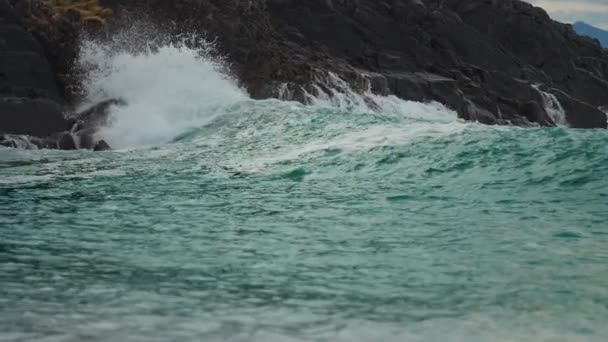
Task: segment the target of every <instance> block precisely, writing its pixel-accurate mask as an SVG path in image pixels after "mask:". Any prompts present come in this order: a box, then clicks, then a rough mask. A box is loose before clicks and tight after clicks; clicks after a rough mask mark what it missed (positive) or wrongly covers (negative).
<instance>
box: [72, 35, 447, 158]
mask: <svg viewBox="0 0 608 342" xmlns="http://www.w3.org/2000/svg"><path fill="white" fill-rule="evenodd" d="M117 39H120V40H121V41H124V40H125V37H124V35H120V36H119V38H117ZM153 44H156V43H155V42H153V43H151V44H148V45H146V44H143V45H142V44H139V49H138V50H137V51H133V49H132V48H131V49H129V48H127V47H125V46H124V44H123V46H120V47H117V46H116V45H115V44H111V43H105V44H100V43H96V42H92V41H87V42H85V43H84V44H83V48H82V53H81V56H80V63H81V65H84V66H86V68H87V69H88V70H89V72H88V76H87V77H86V81H85V82H84V89H85V94H86V96H85V101H84V104H83V106H88V105H90V104H93V103H96V102H98V101H100V100H103V99H107V98H121V99H124V100H125V101H126V103H127V105H126V106H124V107H113V108H112V109H111V124H110V125H109V126H108V127H104V128H103V129H101V130H100V132H99V133H98V135H99V138H101V139H105V140H106V141H108V143H109V144H110V145H111V146H113V147H114V148H118V149H123V148H133V147H141V146H150V145H159V144H164V143H168V142H172V141H175V140H184V139H191V138H192V137H196V136H197V135H199V134H202V132H203V131H204V130H203V128H204V127H206V126H207V125H210V124H212V123H213V122H222V120H224V119H226V118H229V117H233V116H239V115H254V114H261V115H263V114H265V113H272V112H284V113H291V114H292V115H291V118H298V117H301V116H302V115H305V116H309V115H341V114H349V115H357V114H359V115H376V116H377V115H382V116H384V117H387V118H392V119H393V120H392V122H393V123H396V122H398V123H413V122H418V123H420V122H424V123H431V124H433V123H444V124H445V123H453V122H456V121H458V119H457V116H456V113H455V112H453V111H451V110H449V109H447V108H446V107H444V106H442V105H441V104H438V103H426V104H424V103H418V102H412V101H405V100H402V99H399V98H397V97H395V96H378V95H374V94H371V92H368V93H365V94H359V93H356V92H354V91H352V90H351V89H350V87H349V86H348V84H346V82H344V81H342V80H341V79H340V78H339V77H338V76H337V75H334V74H329V75H328V78H327V79H326V80H323V82H324V83H325V84H324V87H323V88H324V89H330V93H325V92H323V91H322V90H320V89H321V88H319V91H318V92H317V94H315V95H311V94H307V96H308V97H309V100H310V101H309V103H308V104H307V105H304V104H300V103H295V102H289V101H279V100H253V99H251V98H250V97H249V95H248V94H247V92H246V91H245V90H244V89H243V88H241V87H240V86H239V84H238V82H237V81H236V80H235V79H234V78H233V77H231V76H230V75H229V74H228V73H227V72H226V68H225V67H224V63H223V61H222V60H221V59H218V58H214V57H211V56H212V55H213V54H212V53H211V52H212V51H211V50H212V49H213V47H212V46H211V45H210V44H202V47H201V48H191V47H188V46H187V44H184V43H163V44H160V45H158V44H157V45H156V46H154V47H151V45H153ZM221 118H224V119H221ZM288 119H289V118H288ZM389 121H390V120H389ZM268 125H272V123H268ZM304 129H305V128H304ZM419 129H420V127H417V128H415V129H414V130H419ZM430 129H431V130H434V128H433V127H430ZM448 131H449V130H448ZM366 132H367V133H366ZM370 132H376V133H379V134H380V135H381V136H383V135H384V134H385V133H386V132H389V133H395V132H399V129H398V128H395V127H394V126H393V127H388V128H387V127H384V126H381V127H375V128H374V127H370V128H365V129H358V130H356V131H354V132H350V133H345V136H344V137H343V139H342V140H343V141H345V142H348V141H350V140H349V138H348V137H349V136H358V135H362V136H365V135H366V134H368V133H370ZM382 132H385V133H382ZM396 134H397V133H396ZM393 135H394V134H393ZM374 139H375V140H374ZM374 139H371V141H382V137H379V138H374ZM399 139H402V137H400V138H399ZM368 140H369V139H368ZM310 144H313V145H314V144H315V143H310ZM316 144H317V145H323V144H325V143H323V142H317V143H316ZM355 145H356V144H355Z"/></svg>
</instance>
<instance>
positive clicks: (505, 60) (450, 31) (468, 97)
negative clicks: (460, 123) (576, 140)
mask: <svg viewBox="0 0 608 342" xmlns="http://www.w3.org/2000/svg"><path fill="white" fill-rule="evenodd" d="M106 3H107V4H108V5H109V6H112V7H113V8H114V9H115V11H117V12H118V13H120V12H122V13H123V14H124V13H126V12H125V10H131V11H142V10H143V11H146V12H148V13H152V15H151V17H152V20H155V21H156V23H157V24H158V25H159V26H163V25H164V29H166V30H176V31H182V30H186V31H197V32H205V33H206V34H207V35H208V36H212V37H217V39H218V43H219V47H220V52H222V53H224V54H226V55H227V56H228V59H229V60H230V61H231V62H232V63H233V70H234V72H235V74H236V75H237V76H238V78H239V79H240V80H241V81H242V82H243V84H244V85H245V86H246V87H247V89H248V90H249V92H250V94H252V96H254V97H258V98H265V97H278V96H287V97H290V98H292V99H296V100H302V94H303V91H302V90H306V91H308V92H312V93H314V91H315V90H314V89H315V88H314V87H311V85H312V84H315V83H316V84H317V85H318V86H320V87H323V86H327V85H324V84H323V83H322V82H319V80H320V79H324V78H326V76H327V73H328V72H330V71H331V72H334V73H336V74H338V75H339V76H340V77H341V78H342V79H343V80H346V81H347V82H348V83H349V84H350V85H351V87H352V88H354V89H356V90H359V91H365V90H366V89H367V88H368V87H371V90H372V91H373V92H375V93H379V94H395V95H397V96H399V97H402V98H404V99H411V100H418V101H431V100H435V101H439V102H442V103H444V104H446V105H447V106H448V107H451V108H452V109H454V110H456V111H457V112H458V113H459V115H460V116H461V117H463V118H465V119H470V120H478V121H481V122H483V123H488V124H507V123H513V124H520V125H526V124H529V123H531V122H533V123H538V124H540V125H549V126H550V125H554V122H553V120H552V118H551V117H550V116H549V115H548V114H547V112H546V110H545V109H544V103H543V101H542V99H543V97H542V96H541V94H539V92H538V91H537V90H536V89H535V88H534V87H533V86H536V85H538V86H543V87H545V89H547V90H548V91H553V94H554V95H556V96H558V95H559V96H561V95H560V94H562V93H563V94H566V96H568V97H569V98H570V99H572V100H573V101H574V102H575V103H580V104H583V105H584V107H585V110H583V111H578V112H577V111H576V108H577V107H576V106H571V107H569V112H568V113H567V118H568V121H569V124H570V125H571V126H573V127H581V128H589V127H602V128H605V127H606V118H605V114H604V113H603V112H601V111H600V110H599V109H598V107H600V106H606V105H608V50H604V49H602V48H601V47H600V46H599V44H598V43H597V42H596V41H594V40H592V39H587V38H585V37H581V36H579V35H577V34H576V33H575V32H574V31H573V29H572V27H571V26H570V25H566V24H560V23H557V22H554V21H552V20H551V19H550V18H549V16H548V15H547V14H546V12H545V11H543V10H542V9H540V8H535V7H533V6H532V5H530V4H528V3H525V2H523V1H519V0H357V1H343V0H307V1H300V0H249V1H239V0H181V1H177V0H175V1H165V0H127V1H111V0H107V1H106ZM129 15H132V14H127V15H126V16H127V17H128V16H129ZM169 23H171V24H169ZM175 23H179V25H177V24H175ZM279 89H283V90H285V89H287V90H288V91H282V92H279Z"/></svg>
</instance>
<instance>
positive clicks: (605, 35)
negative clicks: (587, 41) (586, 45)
mask: <svg viewBox="0 0 608 342" xmlns="http://www.w3.org/2000/svg"><path fill="white" fill-rule="evenodd" d="M574 31H576V33H578V34H580V35H583V36H588V37H591V38H595V39H597V40H599V41H600V43H601V44H602V46H603V47H605V48H608V31H604V30H602V29H599V28H597V27H595V26H591V25H589V24H587V23H584V22H582V21H579V22H576V23H575V24H574Z"/></svg>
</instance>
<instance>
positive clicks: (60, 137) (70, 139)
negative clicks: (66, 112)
mask: <svg viewBox="0 0 608 342" xmlns="http://www.w3.org/2000/svg"><path fill="white" fill-rule="evenodd" d="M51 140H53V141H56V142H57V148H58V149H60V150H76V149H78V142H77V140H76V137H75V136H74V135H73V134H72V133H71V132H61V133H58V134H56V135H53V136H52V137H51Z"/></svg>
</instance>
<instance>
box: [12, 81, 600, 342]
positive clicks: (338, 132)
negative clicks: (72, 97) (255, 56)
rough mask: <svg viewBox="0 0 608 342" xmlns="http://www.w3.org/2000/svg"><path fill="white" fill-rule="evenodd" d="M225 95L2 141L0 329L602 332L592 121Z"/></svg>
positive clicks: (32, 335) (155, 335) (59, 333)
mask: <svg viewBox="0 0 608 342" xmlns="http://www.w3.org/2000/svg"><path fill="white" fill-rule="evenodd" d="M234 91H235V92H237V91H236V90H234ZM235 96H236V95H235ZM236 97H237V98H238V100H235V101H233V102H229V103H227V104H225V105H224V106H221V108H220V107H214V108H215V109H214V110H215V112H214V113H215V114H214V115H213V116H210V117H208V118H207V121H206V122H205V123H203V124H200V122H201V121H200V115H201V113H203V112H204V113H207V112H208V110H207V109H205V110H204V111H199V112H197V111H194V112H188V111H187V110H184V111H183V112H188V113H190V114H189V115H186V116H185V117H187V118H188V120H189V121H187V122H188V124H185V123H183V122H182V123H181V124H178V123H175V124H174V125H173V124H172V126H171V127H172V129H171V130H165V129H163V130H156V131H154V132H153V134H151V135H149V136H140V137H124V136H122V138H121V135H122V134H123V133H122V132H123V131H122V130H121V129H120V127H126V126H124V125H122V123H124V122H131V121H130V120H129V119H124V118H125V117H127V118H128V115H127V114H128V113H129V110H123V111H122V112H121V110H119V109H117V110H116V113H117V114H116V115H117V121H116V122H117V123H116V125H115V127H119V128H118V129H117V130H116V131H114V133H113V134H112V132H111V129H110V131H108V132H107V134H108V137H110V138H112V139H114V140H112V141H111V143H112V144H113V145H114V146H118V147H119V149H118V150H117V151H114V152H107V153H93V152H62V151H25V150H12V149H0V236H1V240H0V341H84V340H87V341H446V340H449V341H605V340H606V338H608V328H607V326H606V322H608V248H607V247H608V226H607V223H606V222H607V219H608V181H607V178H606V177H607V176H608V145H607V144H606V141H607V138H608V133H607V132H606V131H601V130H595V131H594V130H588V131H580V130H572V129H567V128H545V129H541V128H526V129H523V128H515V127H489V126H483V125H479V124H475V123H465V122H462V121H459V120H458V119H456V118H455V116H454V114H453V113H451V112H449V111H448V110H446V109H445V108H443V107H441V106H438V105H433V104H427V105H423V104H417V103H411V102H405V101H401V100H397V99H394V98H376V101H378V102H379V103H380V104H381V106H380V107H379V108H380V109H379V110H375V111H370V110H363V109H359V108H358V107H356V106H352V104H351V106H349V105H347V106H342V105H339V104H335V103H333V104H328V103H325V105H324V104H322V103H318V104H315V105H311V106H303V105H300V104H296V103H291V102H281V101H277V100H272V101H252V100H249V99H246V97H244V98H240V97H239V96H236ZM146 98H149V97H146ZM132 102H133V103H134V105H136V101H135V98H134V99H132ZM178 102H181V103H182V104H187V105H188V108H196V105H194V104H192V103H186V102H184V101H178ZM178 104H179V103H173V104H172V106H176V105H178ZM136 108H137V107H136ZM205 108H206V107H205ZM131 109H132V108H131ZM167 113H169V114H170V117H175V115H177V114H176V113H177V112H167ZM180 113H182V112H180ZM192 113H195V114H196V115H194V114H192ZM169 114H167V115H169ZM121 115H123V116H121ZM146 115H150V117H151V118H152V119H154V117H153V116H152V115H153V114H149V113H147V114H146ZM121 118H122V119H121ZM193 118H194V119H193ZM152 119H151V121H155V120H156V119H158V118H156V119H154V120H152ZM121 120H122V121H121ZM156 121H158V120H156ZM121 125H122V126H121ZM144 127H145V130H142V131H136V132H135V133H133V134H134V135H136V134H140V133H141V134H143V132H147V131H149V127H148V126H147V125H145V124H144ZM163 127H164V128H166V127H165V126H163ZM176 127H177V128H176ZM178 128H179V129H178ZM174 129H175V131H179V133H178V134H175V132H174ZM117 132H118V133H117ZM151 141H156V143H150V142H151ZM121 144H122V145H121ZM123 145H124V146H123Z"/></svg>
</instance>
